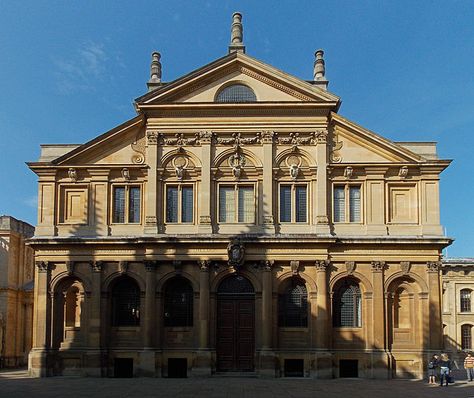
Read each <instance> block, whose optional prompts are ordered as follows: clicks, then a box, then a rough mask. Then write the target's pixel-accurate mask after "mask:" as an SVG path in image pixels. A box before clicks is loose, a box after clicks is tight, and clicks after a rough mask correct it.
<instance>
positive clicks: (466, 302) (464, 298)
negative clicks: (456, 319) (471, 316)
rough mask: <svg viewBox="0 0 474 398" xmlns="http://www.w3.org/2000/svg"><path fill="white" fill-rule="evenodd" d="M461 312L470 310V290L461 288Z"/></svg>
mask: <svg viewBox="0 0 474 398" xmlns="http://www.w3.org/2000/svg"><path fill="white" fill-rule="evenodd" d="M461 312H471V290H470V289H462V290H461Z"/></svg>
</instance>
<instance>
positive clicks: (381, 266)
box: [370, 261, 386, 273]
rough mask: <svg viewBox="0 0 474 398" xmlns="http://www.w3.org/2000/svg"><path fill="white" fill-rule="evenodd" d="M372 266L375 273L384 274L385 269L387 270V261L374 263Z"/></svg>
mask: <svg viewBox="0 0 474 398" xmlns="http://www.w3.org/2000/svg"><path fill="white" fill-rule="evenodd" d="M370 264H371V266H372V272H373V273H378V272H382V271H383V270H384V269H386V265H385V261H372V262H371V263H370Z"/></svg>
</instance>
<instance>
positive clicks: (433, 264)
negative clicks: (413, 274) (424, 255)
mask: <svg viewBox="0 0 474 398" xmlns="http://www.w3.org/2000/svg"><path fill="white" fill-rule="evenodd" d="M426 268H427V269H428V272H429V273H431V272H433V273H438V272H439V270H440V268H441V261H428V262H427V263H426Z"/></svg>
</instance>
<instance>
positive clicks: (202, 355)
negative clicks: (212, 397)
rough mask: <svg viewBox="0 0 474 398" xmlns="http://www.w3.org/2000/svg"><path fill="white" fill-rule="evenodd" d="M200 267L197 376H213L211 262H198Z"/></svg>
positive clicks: (195, 373) (194, 371) (194, 370)
mask: <svg viewBox="0 0 474 398" xmlns="http://www.w3.org/2000/svg"><path fill="white" fill-rule="evenodd" d="M198 265H199V269H200V271H199V351H198V353H197V358H196V365H197V366H196V368H195V369H193V374H194V375H196V376H210V375H211V362H212V360H211V352H210V350H209V267H210V265H211V262H210V261H209V260H200V261H198Z"/></svg>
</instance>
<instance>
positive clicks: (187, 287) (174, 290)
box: [164, 277, 193, 326]
mask: <svg viewBox="0 0 474 398" xmlns="http://www.w3.org/2000/svg"><path fill="white" fill-rule="evenodd" d="M164 312H165V313H164V318H165V326H193V288H192V287H191V284H190V283H189V281H188V280H187V279H185V278H182V277H176V278H173V279H171V280H170V281H169V282H168V283H167V285H166V289H165V306H164Z"/></svg>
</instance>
